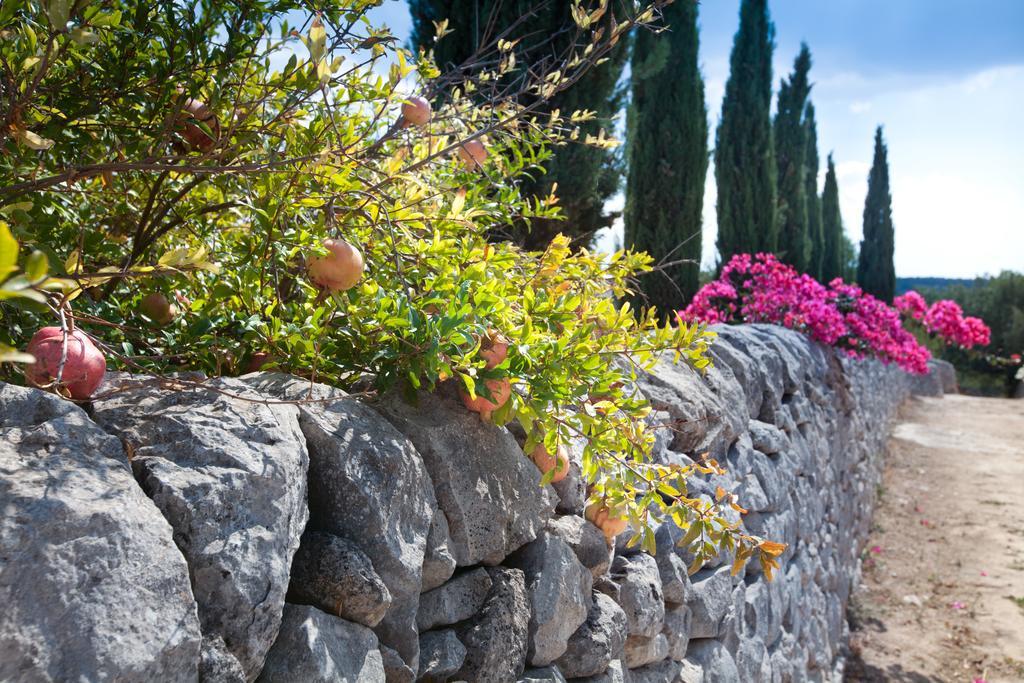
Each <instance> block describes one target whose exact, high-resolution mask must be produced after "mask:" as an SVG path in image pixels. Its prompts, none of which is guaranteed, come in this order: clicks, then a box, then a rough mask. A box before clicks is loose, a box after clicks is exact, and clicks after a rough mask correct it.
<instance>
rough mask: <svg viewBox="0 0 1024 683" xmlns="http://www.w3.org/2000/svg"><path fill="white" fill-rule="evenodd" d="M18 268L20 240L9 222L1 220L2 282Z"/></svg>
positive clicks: (0, 257) (0, 258)
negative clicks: (15, 235) (12, 231)
mask: <svg viewBox="0 0 1024 683" xmlns="http://www.w3.org/2000/svg"><path fill="white" fill-rule="evenodd" d="M17 269H18V240H16V239H14V235H13V234H11V229H10V228H9V227H7V223H5V222H3V221H0V282H3V281H4V279H6V278H7V276H8V275H10V274H11V273H13V272H14V271H16V270H17Z"/></svg>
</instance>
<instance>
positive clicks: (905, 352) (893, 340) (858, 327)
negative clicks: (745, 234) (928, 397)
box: [679, 254, 931, 374]
mask: <svg viewBox="0 0 1024 683" xmlns="http://www.w3.org/2000/svg"><path fill="white" fill-rule="evenodd" d="M679 317H680V318H681V319H683V320H688V321H690V320H702V321H705V322H709V323H718V322H762V323H773V324H776V325H782V326H784V327H788V328H790V329H793V330H798V331H800V332H804V333H806V334H808V335H809V336H811V337H812V338H813V339H816V340H817V341H820V342H822V343H824V344H829V345H831V346H835V347H837V348H839V349H841V350H843V351H844V352H845V353H846V354H847V355H849V356H853V357H856V358H861V357H864V356H868V355H870V356H874V357H876V358H879V359H881V360H882V361H883V362H885V363H896V364H897V365H899V366H900V367H901V368H903V369H905V370H907V371H909V372H916V373H922V374H923V373H927V372H928V359H929V358H930V357H931V354H930V353H929V352H928V350H927V349H926V348H924V347H923V346H921V345H920V344H919V343H918V342H917V339H915V338H914V336H913V335H912V334H910V332H908V331H907V330H905V329H904V328H903V324H902V321H901V319H900V315H899V312H898V311H896V310H895V309H893V308H890V307H889V306H887V305H886V304H885V303H883V302H881V301H879V300H878V299H876V298H874V297H873V296H871V295H869V294H865V293H864V292H862V291H861V290H860V288H858V287H855V286H853V285H847V284H845V283H844V282H843V281H842V280H840V279H838V278H837V279H835V280H833V281H832V282H830V283H829V285H828V287H826V286H824V285H822V284H821V283H820V282H818V281H817V280H815V279H814V278H812V277H811V276H809V275H800V274H798V273H797V272H796V271H795V270H793V268H791V267H789V266H787V265H785V264H783V263H780V262H779V261H778V259H776V258H775V257H774V256H773V255H771V254H757V255H755V256H753V257H752V256H751V255H750V254H738V255H736V256H734V257H733V258H732V260H731V261H729V263H728V264H726V266H725V268H723V269H722V274H721V276H720V277H719V279H718V280H716V281H714V282H711V283H709V284H707V285H705V286H704V287H702V288H701V290H700V291H699V292H697V295H696V296H695V297H694V298H693V301H692V302H691V303H690V305H689V306H687V307H686V309H685V310H683V311H680V312H679Z"/></svg>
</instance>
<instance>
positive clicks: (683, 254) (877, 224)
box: [410, 0, 896, 313]
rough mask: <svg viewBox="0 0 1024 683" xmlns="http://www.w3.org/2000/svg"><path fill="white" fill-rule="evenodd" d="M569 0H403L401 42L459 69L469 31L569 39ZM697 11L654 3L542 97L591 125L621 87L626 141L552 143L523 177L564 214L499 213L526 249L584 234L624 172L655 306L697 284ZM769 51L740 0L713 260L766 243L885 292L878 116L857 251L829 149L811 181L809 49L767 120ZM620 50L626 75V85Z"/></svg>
mask: <svg viewBox="0 0 1024 683" xmlns="http://www.w3.org/2000/svg"><path fill="white" fill-rule="evenodd" d="M609 1H610V5H609V11H608V13H607V14H606V15H605V19H606V20H609V18H611V17H613V16H614V14H615V4H616V1H617V0H609ZM572 5H573V3H571V2H540V3H537V2H531V1H530V0H410V7H411V10H412V15H413V25H414V32H413V43H414V44H415V45H417V46H418V47H420V48H421V49H432V50H433V51H434V54H435V58H436V60H437V62H438V64H439V65H440V66H441V67H442V68H448V69H454V70H455V71H456V72H457V71H458V69H460V68H461V65H463V64H465V63H468V62H469V61H470V60H471V57H472V55H473V53H474V52H475V50H476V46H477V45H479V44H481V43H482V42H483V41H485V40H487V39H493V38H494V37H495V36H497V35H504V36H505V37H506V38H507V39H509V40H519V41H523V43H525V44H526V45H528V46H530V47H533V48H534V49H535V50H536V54H537V55H538V58H539V59H543V57H544V55H545V54H554V53H557V52H558V51H559V50H562V49H565V48H566V47H568V46H567V45H563V44H562V41H564V40H567V39H566V38H563V36H565V35H568V34H567V33H566V32H565V31H564V27H565V26H566V24H567V23H569V22H571V21H572V17H571V7H572ZM698 11H699V3H698V2H696V0H676V1H675V2H673V3H672V4H668V5H666V6H664V7H663V8H662V10H661V12H662V16H661V26H662V27H663V30H660V31H651V32H646V33H640V34H639V35H638V36H636V37H635V39H634V40H633V42H632V44H630V45H626V44H623V45H621V46H619V48H618V51H617V52H615V53H613V55H612V56H611V57H610V58H609V59H607V60H606V61H604V62H603V63H601V64H600V65H599V66H597V68H595V69H593V70H592V71H591V73H590V74H589V75H588V76H587V78H586V80H585V81H583V82H580V83H579V84H577V85H576V86H574V87H573V88H570V89H569V90H567V91H566V92H565V93H563V94H562V95H560V96H559V98H560V99H558V100H557V101H556V102H554V103H553V104H552V108H553V109H560V110H561V111H562V112H569V111H572V110H577V109H585V110H590V111H594V112H596V114H597V116H596V118H595V120H594V121H593V122H591V123H590V124H588V125H590V127H591V129H592V131H593V132H594V133H596V132H597V131H598V130H600V129H604V130H608V131H610V130H612V129H613V128H614V121H613V118H614V117H615V115H616V114H617V113H618V112H619V111H620V109H621V108H622V106H623V104H624V102H625V100H626V99H627V96H628V106H627V126H626V146H625V151H624V153H622V152H614V151H609V150H602V149H594V148H592V147H584V146H581V145H576V146H566V147H559V148H557V149H555V150H554V153H553V155H552V157H551V158H550V159H547V160H545V161H543V162H542V163H540V164H538V171H537V173H536V175H535V178H534V180H533V181H532V184H531V186H530V187H527V188H525V189H526V190H527V192H528V193H531V194H533V195H535V196H537V197H546V196H548V195H549V194H550V193H551V191H552V189H554V188H557V189H556V190H555V191H556V193H557V195H558V197H559V199H560V204H561V206H562V207H563V211H564V214H565V217H566V220H565V221H564V222H557V221H535V222H534V223H533V224H532V225H528V226H527V225H524V226H510V231H509V233H510V234H509V235H508V236H509V237H511V238H513V239H516V240H518V241H519V242H520V243H522V244H524V245H526V246H527V247H530V248H542V247H543V246H544V245H546V244H547V242H548V241H549V240H550V239H551V237H552V236H553V235H555V234H556V233H558V232H565V233H567V234H569V235H570V236H572V237H573V238H575V239H576V240H577V242H578V243H580V244H583V245H585V244H586V243H587V242H589V241H590V239H591V238H592V237H593V235H594V234H595V233H596V232H597V231H598V230H600V229H602V228H605V227H608V226H610V225H611V224H612V223H613V221H614V220H615V219H616V218H618V216H617V215H615V214H614V213H609V212H607V211H606V210H605V208H604V207H605V204H606V202H607V200H608V199H609V198H611V197H612V196H613V195H615V194H616V193H618V192H619V190H620V188H621V187H622V185H623V184H622V180H623V178H625V206H624V212H623V216H622V218H623V225H624V242H625V246H627V247H635V248H638V249H643V250H645V251H648V252H649V253H650V254H651V255H652V256H653V257H654V260H655V262H656V264H658V268H657V269H656V271H655V272H654V273H652V274H650V275H647V276H646V277H644V278H643V280H642V281H641V282H640V287H641V289H642V297H643V298H644V300H645V301H646V302H647V303H649V304H652V305H655V306H657V307H658V308H659V309H660V310H661V311H662V312H664V313H669V312H671V311H674V310H677V309H680V308H683V307H684V306H685V305H686V304H687V303H688V301H689V299H690V298H691V297H692V296H693V294H694V293H695V292H696V290H697V288H698V287H699V284H700V283H699V274H700V260H701V252H702V246H703V245H702V233H703V225H702V213H703V202H704V185H705V179H706V176H707V170H708V165H709V158H710V156H711V153H712V152H711V151H710V150H709V147H708V138H709V130H708V121H707V107H706V104H705V99H704V80H703V76H702V74H701V71H700V63H699V43H700V33H699V29H698ZM445 19H447V20H448V24H447V30H449V31H451V32H452V33H451V35H447V36H445V37H443V38H441V39H440V40H437V39H436V38H437V35H436V29H437V26H438V25H439V22H441V21H443V20H445ZM774 50H775V27H774V24H773V23H772V21H771V18H770V15H769V10H768V0H742V3H741V6H740V17H739V28H738V30H737V33H736V36H735V38H734V42H733V48H732V53H731V56H730V75H729V79H728V81H727V82H726V86H725V97H724V99H723V102H722V111H721V116H720V118H719V122H718V129H717V131H716V132H715V141H714V151H713V154H714V161H715V181H716V184H717V204H716V210H717V220H718V236H717V243H716V246H717V248H718V254H719V262H720V263H725V262H727V261H728V260H729V259H730V258H731V257H732V256H733V255H734V254H737V253H744V252H761V251H763V252H772V253H775V254H776V255H777V256H778V257H779V258H780V259H781V260H783V261H785V262H786V263H789V264H790V265H792V266H794V267H795V268H797V269H798V270H799V271H801V272H806V273H809V274H811V275H813V276H814V277H816V278H818V279H819V280H822V281H824V282H828V281H830V280H832V279H834V278H836V277H841V278H843V279H844V280H847V281H853V280H854V279H856V281H857V283H858V284H860V285H861V287H862V288H863V289H864V290H865V291H867V292H869V293H871V294H874V295H875V296H878V297H879V298H881V299H884V300H886V301H891V300H892V298H893V296H894V294H895V288H896V278H895V269H894V266H893V244H894V238H893V222H892V197H891V193H890V188H889V169H888V158H887V157H888V150H887V148H886V144H885V141H884V139H883V137H882V129H881V127H879V128H878V129H877V131H876V134H875V150H874V162H873V165H872V169H871V173H870V175H869V178H868V194H867V198H866V201H865V207H864V239H863V240H862V241H861V244H860V249H859V253H858V250H857V249H856V247H855V246H854V245H853V243H852V242H851V241H850V240H849V238H848V237H847V236H846V233H845V231H844V229H843V221H842V216H841V213H840V207H839V187H838V182H837V178H836V169H835V163H834V162H833V159H832V155H831V154H829V155H828V157H827V160H826V173H825V183H824V188H823V189H822V191H821V192H820V193H819V191H818V174H819V171H820V168H819V167H820V157H819V153H818V138H817V122H816V119H815V109H814V104H813V102H812V101H811V92H812V89H813V84H812V82H811V79H810V70H811V66H812V57H811V52H810V49H809V47H808V46H807V45H806V44H803V45H801V48H800V51H799V53H798V55H797V57H796V59H795V61H794V64H793V71H792V73H790V74H789V75H788V77H786V78H785V79H783V80H782V81H781V83H780V87H779V91H778V98H777V104H776V111H775V115H774V118H773V117H772V94H773V87H772V86H773V76H772V55H773V52H774ZM627 62H628V63H629V65H630V69H629V81H628V84H623V83H621V81H622V80H623V79H622V76H623V71H624V67H625V65H626V64H627ZM528 66H529V65H525V64H524V65H521V68H523V69H526V68H528ZM624 85H626V86H627V87H623V86H624Z"/></svg>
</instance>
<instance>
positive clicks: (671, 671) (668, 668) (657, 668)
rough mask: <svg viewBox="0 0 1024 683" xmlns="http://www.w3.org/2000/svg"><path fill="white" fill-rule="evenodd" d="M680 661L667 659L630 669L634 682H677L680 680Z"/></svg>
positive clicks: (630, 675)
mask: <svg viewBox="0 0 1024 683" xmlns="http://www.w3.org/2000/svg"><path fill="white" fill-rule="evenodd" d="M680 668H681V666H680V664H679V662H675V661H672V660H671V659H666V660H663V661H660V662H655V663H653V664H648V665H647V666H642V667H640V668H635V669H630V670H629V677H630V680H631V682H632V683H676V682H677V681H678V680H679V670H680Z"/></svg>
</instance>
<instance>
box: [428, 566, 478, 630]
mask: <svg viewBox="0 0 1024 683" xmlns="http://www.w3.org/2000/svg"><path fill="white" fill-rule="evenodd" d="M490 591H491V577H490V576H489V575H488V573H487V570H486V569H483V568H477V569H474V570H472V571H467V572H464V573H462V574H459V575H458V576H456V577H455V578H454V579H452V580H451V581H449V582H448V583H446V584H444V585H443V586H441V587H440V588H435V589H434V590H432V591H429V592H427V593H424V594H423V595H421V596H420V611H419V614H417V615H416V625H417V627H418V628H419V630H420V632H421V633H422V632H423V631H429V630H430V629H432V628H437V627H438V626H450V625H451V624H454V623H457V622H459V621H463V620H464V619H469V618H470V617H472V616H473V615H474V614H476V613H477V612H479V611H480V608H481V607H483V604H484V600H486V599H487V595H488V594H489V593H490Z"/></svg>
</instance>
